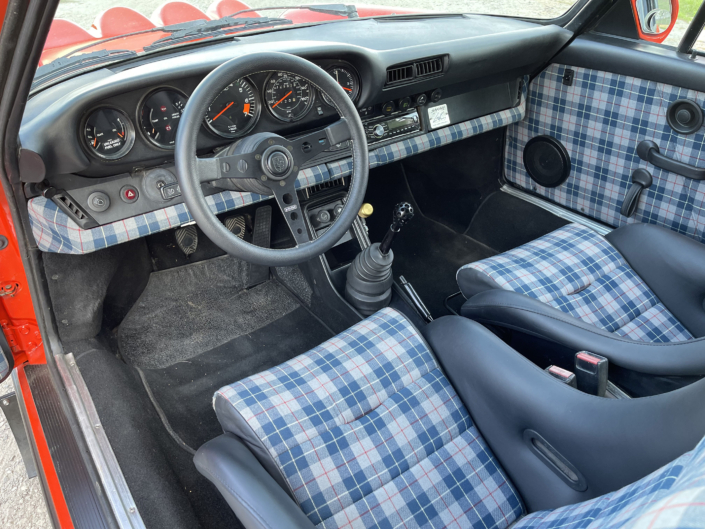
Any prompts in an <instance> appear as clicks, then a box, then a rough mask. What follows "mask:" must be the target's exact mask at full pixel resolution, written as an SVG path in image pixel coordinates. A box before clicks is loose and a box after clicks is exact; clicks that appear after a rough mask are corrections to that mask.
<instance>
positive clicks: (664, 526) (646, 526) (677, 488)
mask: <svg viewBox="0 0 705 529" xmlns="http://www.w3.org/2000/svg"><path fill="white" fill-rule="evenodd" d="M704 525H705V440H703V441H700V443H699V444H698V446H697V447H695V449H694V450H693V451H692V452H688V453H687V454H684V455H682V456H681V457H679V458H678V459H676V460H675V461H673V462H672V463H669V464H668V465H666V466H664V467H662V468H661V469H659V470H657V471H655V472H653V473H651V474H650V475H648V476H646V477H644V478H642V479H641V480H639V481H637V482H636V483H632V484H631V485H628V486H626V487H624V488H622V489H620V490H618V491H616V492H613V493H611V494H606V495H604V496H600V497H599V498H595V499H592V500H589V501H586V502H583V503H578V504H575V505H568V506H566V507H561V508H559V509H555V510H553V511H540V512H535V513H531V514H530V515H528V516H526V517H525V518H522V519H521V520H519V522H518V523H517V524H516V525H515V526H514V528H513V529H558V528H560V529H584V528H585V529H587V528H598V527H599V528H600V529H619V528H627V527H628V528H630V529H642V528H643V529H699V528H702V527H703V526H704Z"/></svg>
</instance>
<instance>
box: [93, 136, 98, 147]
mask: <svg viewBox="0 0 705 529" xmlns="http://www.w3.org/2000/svg"><path fill="white" fill-rule="evenodd" d="M97 143H98V138H93V147H95V146H96V144H97Z"/></svg>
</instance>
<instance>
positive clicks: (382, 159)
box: [28, 77, 528, 254]
mask: <svg viewBox="0 0 705 529" xmlns="http://www.w3.org/2000/svg"><path fill="white" fill-rule="evenodd" d="M527 83H528V77H527V78H526V79H524V81H523V82H522V93H521V97H520V102H519V104H518V105H517V106H516V107H514V108H509V109H507V110H502V111H500V112H495V113H494V114H490V115H488V116H482V117H479V118H475V119H471V120H469V121H464V122H462V123H457V124H455V125H451V126H450V127H445V128H442V129H438V130H434V131H431V132H428V133H426V134H422V135H420V136H415V137H413V138H409V139H406V140H402V141H399V142H396V143H393V144H391V145H387V146H385V147H380V148H378V149H373V150H371V151H370V154H369V162H370V168H371V169H373V168H375V167H379V166H381V165H385V164H388V163H392V162H396V161H399V160H402V159H404V158H407V157H408V156H412V155H414V154H418V153H421V152H424V151H428V150H430V149H434V148H436V147H441V146H443V145H447V144H448V143H453V142H455V141H459V140H462V139H465V138H469V137H471V136H476V135H477V134H482V133H483V132H487V131H489V130H492V129H496V128H500V127H506V126H507V125H509V124H511V123H514V122H516V121H519V120H522V119H524V113H525V110H526V90H527V88H526V84H527ZM351 173H352V158H347V159H344V160H340V161H335V162H330V163H326V164H321V165H317V166H315V167H310V168H308V169H304V170H302V171H300V172H299V175H298V178H297V181H296V187H297V188H299V189H304V188H306V187H310V186H313V185H315V184H320V183H323V182H327V181H329V180H335V179H337V178H341V177H344V176H349V175H350V174H351ZM269 198H270V197H267V196H263V195H258V194H255V193H239V192H236V191H223V192H222V193H218V194H216V195H211V196H209V197H206V201H207V202H208V205H209V206H210V208H211V211H213V213H216V214H219V213H224V212H226V211H230V210H233V209H236V208H240V207H243V206H246V205H248V204H252V203H255V202H260V201H263V200H268V199H269ZM28 210H29V221H30V224H31V226H32V234H33V235H34V238H35V240H36V241H37V247H38V248H39V249H40V250H42V251H44V252H57V253H72V254H83V253H90V252H94V251H96V250H100V249H102V248H107V247H108V246H113V245H115V244H119V243H121V242H126V241H129V240H132V239H136V238H138V237H145V236H147V235H151V234H152V233H156V232H159V231H163V230H168V229H171V228H175V227H178V226H181V225H182V224H184V223H186V222H190V221H191V220H193V219H192V218H191V215H190V214H189V212H188V209H187V208H186V205H185V204H177V205H175V206H169V207H166V208H164V209H160V210H157V211H152V212H150V213H145V214H144V215H137V216H135V217H130V218H128V219H125V220H120V221H116V222H113V223H110V224H106V225H103V226H98V227H96V228H91V229H87V230H84V229H82V228H81V227H79V226H78V225H77V224H76V223H75V222H74V221H73V220H71V218H70V217H69V216H68V215H67V214H66V213H64V212H63V211H61V210H60V209H59V208H58V207H57V206H56V204H54V202H52V201H51V200H47V199H46V198H44V197H36V198H32V199H30V201H29V203H28Z"/></svg>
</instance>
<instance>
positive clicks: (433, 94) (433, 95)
mask: <svg viewBox="0 0 705 529" xmlns="http://www.w3.org/2000/svg"><path fill="white" fill-rule="evenodd" d="M441 97H443V92H442V91H441V89H440V88H436V89H435V90H434V91H433V92H431V101H432V102H433V103H438V102H439V101H440V100H441Z"/></svg>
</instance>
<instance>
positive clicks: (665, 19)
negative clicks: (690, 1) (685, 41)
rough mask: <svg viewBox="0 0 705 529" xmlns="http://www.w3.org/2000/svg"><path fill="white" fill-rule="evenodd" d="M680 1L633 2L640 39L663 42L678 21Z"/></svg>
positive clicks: (653, 0)
mask: <svg viewBox="0 0 705 529" xmlns="http://www.w3.org/2000/svg"><path fill="white" fill-rule="evenodd" d="M678 7H679V6H678V0H632V10H633V12H634V18H636V26H637V31H638V32H639V37H640V38H641V39H643V40H648V41H650V42H659V43H660V42H663V41H664V40H666V37H668V35H669V34H670V33H671V30H672V29H673V26H674V25H675V24H676V20H678Z"/></svg>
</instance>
